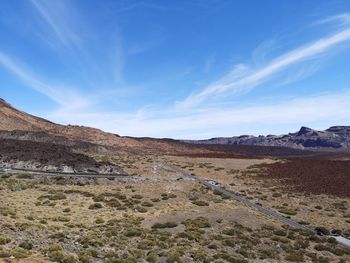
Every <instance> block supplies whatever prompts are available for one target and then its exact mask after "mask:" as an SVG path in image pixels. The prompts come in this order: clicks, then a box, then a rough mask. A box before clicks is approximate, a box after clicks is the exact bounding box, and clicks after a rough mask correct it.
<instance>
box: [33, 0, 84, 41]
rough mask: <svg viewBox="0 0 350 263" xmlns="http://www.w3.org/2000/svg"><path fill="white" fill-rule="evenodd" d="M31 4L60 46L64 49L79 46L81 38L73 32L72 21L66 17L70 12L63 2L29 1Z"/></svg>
mask: <svg viewBox="0 0 350 263" xmlns="http://www.w3.org/2000/svg"><path fill="white" fill-rule="evenodd" d="M31 2H32V4H33V6H34V7H35V9H36V10H37V11H38V12H39V14H40V15H41V17H42V18H43V19H44V21H45V22H46V23H47V25H48V26H49V27H50V28H51V30H52V32H53V33H54V35H55V37H56V39H57V40H59V41H60V42H61V44H63V45H64V46H66V47H72V46H78V45H80V42H81V37H80V35H79V34H78V33H76V32H75V31H74V26H72V22H73V21H72V20H71V19H69V18H68V17H67V14H69V12H70V10H69V8H67V7H66V5H65V3H64V2H63V1H57V2H54V3H53V2H51V1H42V0H31Z"/></svg>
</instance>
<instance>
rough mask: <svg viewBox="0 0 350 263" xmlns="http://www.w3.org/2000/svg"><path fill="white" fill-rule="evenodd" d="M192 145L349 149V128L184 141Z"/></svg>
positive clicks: (339, 127)
mask: <svg viewBox="0 0 350 263" xmlns="http://www.w3.org/2000/svg"><path fill="white" fill-rule="evenodd" d="M185 142H187V143H194V144H223V145H260V146H283V147H291V148H300V149H303V148H336V149H341V148H350V126H334V127H330V128H329V129H327V130H325V131H316V130H313V129H310V128H307V127H301V129H300V130H299V131H298V132H295V133H289V134H285V135H267V136H262V135H260V136H251V135H242V136H235V137H218V138H212V139H208V140H198V141H195V140H186V141H185Z"/></svg>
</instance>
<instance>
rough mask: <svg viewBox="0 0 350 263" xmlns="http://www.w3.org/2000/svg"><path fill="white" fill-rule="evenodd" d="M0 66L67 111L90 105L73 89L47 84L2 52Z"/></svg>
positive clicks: (0, 53)
mask: <svg viewBox="0 0 350 263" xmlns="http://www.w3.org/2000/svg"><path fill="white" fill-rule="evenodd" d="M0 65H2V66H3V67H4V68H5V69H7V70H8V71H9V72H10V73H12V74H13V75H14V76H16V77H18V78H19V79H20V80H21V81H22V82H23V83H24V84H25V85H26V86H28V87H30V88H32V89H34V90H36V91H38V92H40V93H42V94H44V95H45V96H47V97H49V98H50V99H52V100H53V101H55V102H57V103H58V104H59V105H60V106H61V107H64V108H66V109H67V110H68V109H70V110H72V109H78V108H82V107H86V106H88V105H89V104H90V102H89V100H88V99H87V98H84V97H83V96H80V95H79V94H78V93H77V92H75V91H73V89H72V88H68V87H64V86H59V85H52V84H49V83H47V82H45V81H44V80H42V79H40V78H39V77H37V76H35V74H33V73H32V72H30V71H29V70H28V69H27V68H26V67H24V66H22V65H20V64H19V63H18V62H17V61H15V60H14V59H13V58H11V57H9V56H8V55H5V54H4V53H2V52H0Z"/></svg>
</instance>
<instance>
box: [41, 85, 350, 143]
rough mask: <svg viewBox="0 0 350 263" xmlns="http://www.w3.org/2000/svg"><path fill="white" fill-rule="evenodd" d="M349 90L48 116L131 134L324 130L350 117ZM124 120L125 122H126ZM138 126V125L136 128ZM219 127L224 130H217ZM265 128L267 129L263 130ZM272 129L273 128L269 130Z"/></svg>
mask: <svg viewBox="0 0 350 263" xmlns="http://www.w3.org/2000/svg"><path fill="white" fill-rule="evenodd" d="M349 116H350V91H349V90H340V91H338V92H336V93H334V92H333V93H324V94H320V95H316V96H309V97H304V98H297V97H295V98H286V99H285V100H281V101H279V102H271V103H260V104H255V105H254V106H252V105H245V106H241V107H234V108H216V109H207V108H203V109H199V110H197V111H188V112H186V114H183V112H178V111H174V110H171V109H164V110H163V111H162V112H160V111H154V110H153V111H152V110H148V109H146V112H135V113H116V112H99V113H96V112H86V111H84V112H73V113H72V112H70V113H69V114H67V113H66V112H65V111H56V112H53V113H48V114H47V115H46V117H48V118H50V119H53V120H56V121H57V120H59V121H60V122H62V120H64V121H63V122H64V123H80V124H83V125H87V126H95V127H99V128H101V129H103V130H106V131H110V132H115V131H118V133H119V134H121V135H129V136H153V137H164V135H165V134H167V136H169V137H172V138H179V139H193V138H196V139H204V138H208V137H212V136H213V135H214V134H215V136H232V135H234V134H241V133H242V132H243V133H249V134H250V133H251V131H252V130H255V131H256V133H255V135H258V134H264V133H266V132H269V133H270V132H273V133H277V134H278V133H282V132H285V131H286V130H289V131H291V130H297V129H298V128H300V127H299V126H298V125H312V127H314V128H319V129H325V128H327V127H329V126H330V125H338V124H339V123H342V122H343V123H346V122H349V121H350V117H349ZM121 124H122V125H121ZM135 127H137V129H135ZM218 127H219V129H218ZM263 127H265V130H263V129H262V128H263ZM267 127H268V128H267Z"/></svg>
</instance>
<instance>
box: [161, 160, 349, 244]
mask: <svg viewBox="0 0 350 263" xmlns="http://www.w3.org/2000/svg"><path fill="white" fill-rule="evenodd" d="M158 165H159V166H160V167H163V168H165V169H172V170H173V171H175V172H177V173H180V174H181V175H182V176H183V177H185V178H190V179H192V180H194V181H196V182H198V183H200V184H203V185H205V186H207V187H209V188H211V189H213V190H217V191H219V192H220V193H222V194H223V195H226V196H229V197H230V198H232V199H233V200H236V201H238V202H240V203H242V204H244V205H246V206H248V207H250V208H253V209H256V210H258V211H259V212H260V213H262V214H264V215H265V216H267V217H270V218H273V219H275V220H277V221H280V222H281V223H283V224H286V225H289V226H291V227H294V228H298V229H305V230H309V231H311V232H313V233H315V234H317V232H316V231H315V229H314V228H313V227H311V226H305V225H301V224H299V223H298V222H296V221H294V220H292V219H289V218H286V217H284V216H283V215H281V214H279V213H277V212H275V211H273V210H271V209H268V208H264V207H262V206H260V205H258V204H255V203H253V202H251V201H250V200H248V199H247V198H244V197H242V196H240V195H237V194H235V193H233V192H230V191H227V190H226V189H224V188H222V187H220V186H216V185H213V184H211V183H209V182H208V181H207V180H204V179H201V178H198V177H197V176H194V175H192V174H190V173H188V172H185V171H184V170H182V169H180V168H179V167H177V166H175V165H169V164H165V163H159V164H158ZM323 237H326V238H327V237H334V238H335V239H336V240H337V241H338V243H339V244H340V245H342V246H344V247H347V248H350V240H349V239H347V238H345V237H342V236H323Z"/></svg>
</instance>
